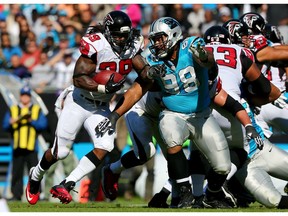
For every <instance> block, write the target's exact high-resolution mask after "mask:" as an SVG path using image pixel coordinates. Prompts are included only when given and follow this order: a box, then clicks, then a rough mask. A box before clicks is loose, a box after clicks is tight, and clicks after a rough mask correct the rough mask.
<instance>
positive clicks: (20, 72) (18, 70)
mask: <svg viewBox="0 0 288 216" xmlns="http://www.w3.org/2000/svg"><path fill="white" fill-rule="evenodd" d="M10 64H11V66H10V67H9V68H8V70H10V71H11V73H12V74H14V75H15V76H18V77H19V78H20V79H29V78H30V77H31V73H30V71H29V70H28V68H27V67H25V66H24V65H23V64H22V63H21V58H20V57H19V56H18V55H12V57H11V63H10Z"/></svg>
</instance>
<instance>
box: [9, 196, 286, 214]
mask: <svg viewBox="0 0 288 216" xmlns="http://www.w3.org/2000/svg"><path fill="white" fill-rule="evenodd" d="M8 206H9V208H10V211H11V212H74V213H75V212H147V213H148V212H150V213H152V212H288V210H279V209H268V208H265V207H263V206H261V205H260V204H258V203H254V204H251V206H250V207H249V208H234V209H158V208H148V207H147V203H145V202H144V201H143V199H140V198H134V199H133V200H130V201H126V200H124V199H123V198H117V200H115V201H114V202H88V203H85V204H82V203H76V202H71V203H70V204H68V205H65V204H61V203H54V202H53V203H51V202H44V201H41V202H38V203H37V204H36V205H29V204H28V203H26V202H8Z"/></svg>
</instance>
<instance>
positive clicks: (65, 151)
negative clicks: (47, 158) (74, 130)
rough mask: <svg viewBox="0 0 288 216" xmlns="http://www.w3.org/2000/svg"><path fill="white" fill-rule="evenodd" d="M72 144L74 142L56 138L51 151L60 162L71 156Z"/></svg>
mask: <svg viewBox="0 0 288 216" xmlns="http://www.w3.org/2000/svg"><path fill="white" fill-rule="evenodd" d="M72 143H73V141H72V140H67V139H65V138H61V137H56V138H55V141H54V144H53V147H52V149H51V151H52V153H53V155H54V156H55V157H56V158H57V159H58V160H63V159H64V158H66V157H67V156H68V155H69V153H70V150H71V147H72Z"/></svg>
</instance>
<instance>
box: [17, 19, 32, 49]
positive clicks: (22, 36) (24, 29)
mask: <svg viewBox="0 0 288 216" xmlns="http://www.w3.org/2000/svg"><path fill="white" fill-rule="evenodd" d="M19 28H20V32H19V46H20V48H21V49H22V50H25V49H26V46H27V43H28V34H29V32H30V31H31V30H30V26H29V24H28V22H27V20H26V19H22V20H20V21H19Z"/></svg>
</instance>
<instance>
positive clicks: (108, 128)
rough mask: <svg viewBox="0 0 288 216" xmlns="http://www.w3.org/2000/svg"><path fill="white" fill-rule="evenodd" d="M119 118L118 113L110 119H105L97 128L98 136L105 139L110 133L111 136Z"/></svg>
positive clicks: (110, 116)
mask: <svg viewBox="0 0 288 216" xmlns="http://www.w3.org/2000/svg"><path fill="white" fill-rule="evenodd" d="M119 118H120V116H119V114H118V113H116V112H112V113H111V114H110V115H109V116H108V117H106V118H104V119H103V120H102V121H101V122H99V123H98V125H97V126H96V128H95V132H96V136H100V137H103V135H104V134H105V133H106V132H108V134H109V135H111V134H113V133H114V132H115V128H116V122H117V120H118V119H119Z"/></svg>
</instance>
